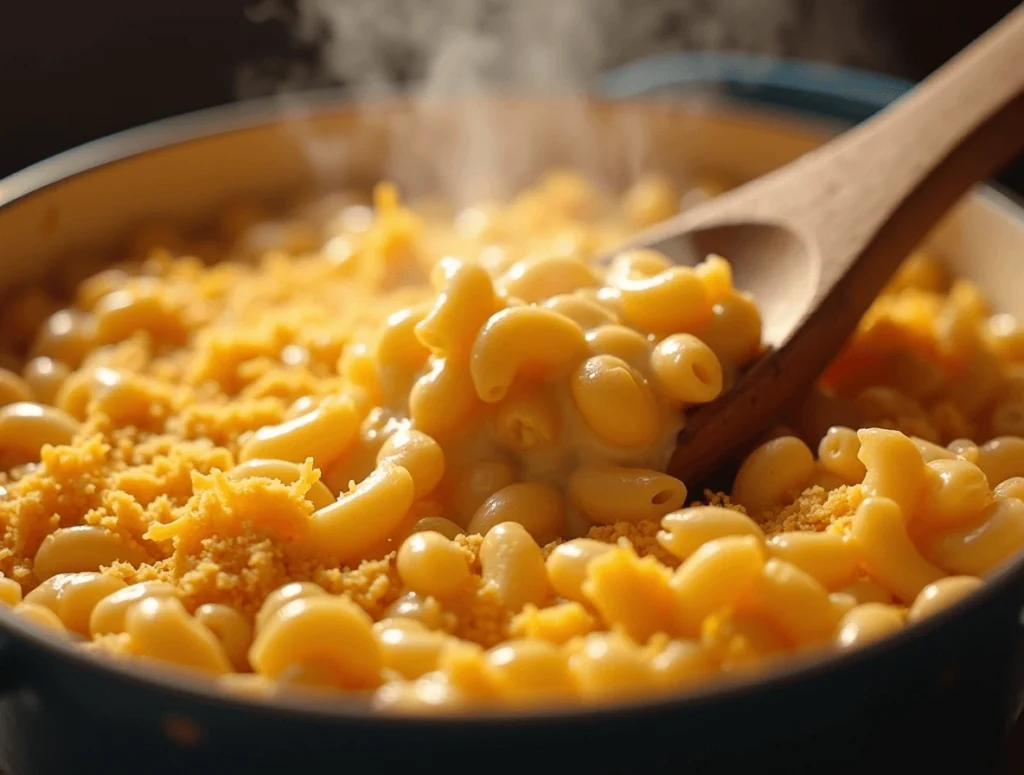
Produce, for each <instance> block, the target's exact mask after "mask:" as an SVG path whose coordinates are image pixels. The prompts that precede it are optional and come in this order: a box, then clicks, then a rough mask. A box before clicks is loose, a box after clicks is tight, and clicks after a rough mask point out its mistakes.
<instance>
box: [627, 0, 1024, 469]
mask: <svg viewBox="0 0 1024 775" xmlns="http://www.w3.org/2000/svg"><path fill="white" fill-rule="evenodd" d="M1021 52H1024V5H1021V6H1019V7H1018V8H1017V9H1016V10H1014V11H1012V12H1011V13H1010V14H1009V15H1007V16H1006V18H1004V19H1003V21H1001V22H1000V23H999V24H997V25H996V26H995V27H993V28H992V29H991V30H989V31H988V32H987V33H985V35H983V36H982V37H981V38H979V39H978V40H976V41H975V42H974V43H973V44H971V45H970V46H969V47H968V48H966V49H964V51H962V52H961V53H960V54H959V55H958V56H957V57H956V58H954V59H953V60H951V61H950V62H949V63H947V64H946V65H945V66H944V67H942V68H941V69H939V70H938V71H937V72H935V73H934V74H933V75H932V76H930V77H929V78H928V79H927V80H926V81H924V82H923V83H921V84H920V85H919V86H918V87H917V88H915V89H914V90H912V91H911V92H909V93H908V94H907V95H905V96H904V97H903V98H902V99H900V100H899V101H897V102H896V103H894V104H893V105H892V106H890V107H889V108H888V109H886V110H885V111H883V112H881V113H879V114H877V115H876V116H875V117H874V118H872V119H870V120H869V121H867V122H865V123H863V124H861V125H860V126H858V127H856V128H854V129H852V130H850V131H848V132H846V133H845V134H843V135H841V136H839V137H838V138H836V139H835V140H833V141H831V142H830V143H828V144H826V145H824V146H822V147H820V148H818V149H817V150H815V151H812V152H811V153H808V154H806V155H805V156H802V157H800V158H798V159H797V160H796V161H794V162H792V163H791V164H789V165H787V166H785V167H783V168H781V169H778V170H776V171H775V172H772V173H769V174H768V175H765V176H764V177H762V178H759V179H757V180H754V181H752V182H750V183H747V184H746V185H744V186H741V187H740V188H738V189H735V190H734V191H731V192H729V193H727V194H725V195H723V196H720V197H718V198H716V199H713V200H711V201H709V202H706V203H704V204H702V205H700V206H698V207H696V208H693V209H692V210H688V211H685V212H683V213H681V214H680V215H678V216H676V217H674V218H671V219H669V220H667V221H665V222H663V223H661V224H658V225H656V226H654V227H652V228H651V229H649V230H647V231H646V232H644V233H642V234H640V235H639V236H638V237H637V238H635V239H634V240H632V241H631V242H630V243H629V245H627V246H626V247H627V248H640V247H644V248H658V249H661V250H662V251H663V252H665V253H666V254H667V255H668V256H669V258H672V259H674V260H677V261H679V262H680V263H683V264H688V265H693V264H695V263H697V261H698V260H700V259H702V258H703V257H704V256H706V255H707V254H708V253H719V254H721V255H722V256H724V257H725V258H726V259H728V260H729V261H730V262H731V264H732V267H733V275H734V282H735V285H736V287H737V288H738V289H739V290H741V291H746V292H748V293H750V294H752V295H753V297H754V299H755V300H756V302H757V303H758V305H759V307H760V309H761V313H762V320H763V341H764V343H765V344H766V345H767V346H768V350H767V352H766V353H765V354H764V355H762V356H761V357H760V359H758V360H757V361H756V362H755V363H754V364H753V365H751V366H750V367H749V368H748V369H747V370H746V371H745V372H744V373H743V374H742V375H741V376H740V378H739V379H738V380H737V381H736V383H735V384H734V385H733V386H732V387H731V388H730V389H729V390H728V391H727V392H725V393H724V394H723V395H721V396H719V397H718V398H717V399H715V400H714V401H712V402H711V403H709V404H706V405H703V406H701V407H700V408H698V409H696V410H694V411H691V412H689V413H688V415H687V423H688V424H687V427H686V428H685V429H684V430H683V432H682V434H681V435H680V438H679V442H678V444H677V447H676V451H675V454H674V455H673V457H672V460H671V461H670V463H669V472H670V473H672V474H673V475H675V476H677V477H679V478H680V479H682V480H683V481H686V482H690V483H693V482H698V481H703V480H704V478H705V477H706V476H707V475H708V474H710V473H711V472H712V471H714V470H715V469H717V468H719V467H720V466H722V465H723V464H725V463H726V462H728V461H729V460H731V459H734V458H735V457H736V456H737V455H738V454H739V453H742V452H743V451H745V449H746V448H748V447H749V446H750V444H751V442H752V441H753V440H754V439H756V438H758V437H759V436H760V435H762V434H763V433H764V431H765V430H767V429H768V428H769V427H770V426H771V425H772V424H773V423H774V422H776V421H777V420H778V418H779V417H780V415H781V414H782V413H783V412H784V411H785V409H786V408H787V407H788V406H790V405H791V404H792V403H793V401H794V400H795V399H799V397H800V396H802V395H806V394H807V392H808V390H809V389H810V388H811V386H812V385H813V383H814V381H815V380H816V379H817V377H818V376H819V375H820V374H821V372H822V371H823V370H824V369H825V367H826V366H827V365H828V363H829V362H830V361H831V360H832V358H833V357H834V356H835V355H836V354H837V353H838V351H839V349H840V348H841V347H842V345H843V343H844V342H845V341H846V339H847V337H848V336H849V335H850V334H851V333H852V332H853V330H854V329H855V327H856V325H857V322H858V321H859V320H860V318H861V316H862V315H863V314H864V312H865V311H866V310H867V308H868V307H869V306H870V304H871V302H872V301H873V300H874V299H875V298H876V297H877V295H878V294H879V292H880V291H881V290H882V288H883V287H884V285H885V283H886V282H887V281H888V280H889V278H890V277H891V276H892V274H893V273H894V272H895V271H896V268H897V267H898V266H899V264H900V263H901V262H902V260H903V259H904V257H906V255H907V254H908V253H909V252H910V251H911V250H912V249H913V248H914V247H915V246H916V245H917V244H918V243H919V242H920V241H921V240H922V239H923V238H924V237H925V236H926V235H927V233H928V232H929V231H930V229H931V228H932V227H933V226H934V225H935V224H936V223H937V222H938V220H939V219H940V218H941V217H942V215H944V214H945V212H946V211H947V210H948V209H949V208H950V207H952V206H953V204H955V203H956V201H957V200H958V199H959V198H960V196H962V195H963V194H964V193H965V192H966V191H967V190H968V189H969V188H970V187H971V186H972V185H974V184H975V183H977V182H979V181H981V180H984V179H985V178H987V177H989V176H990V175H992V174H993V173H995V172H997V171H998V170H999V168H1000V167H1002V166H1004V165H1005V164H1007V163H1008V162H1010V161H1012V160H1013V159H1014V158H1015V157H1016V156H1017V154H1018V153H1020V152H1021V150H1022V149H1024V56H1022V54H1021Z"/></svg>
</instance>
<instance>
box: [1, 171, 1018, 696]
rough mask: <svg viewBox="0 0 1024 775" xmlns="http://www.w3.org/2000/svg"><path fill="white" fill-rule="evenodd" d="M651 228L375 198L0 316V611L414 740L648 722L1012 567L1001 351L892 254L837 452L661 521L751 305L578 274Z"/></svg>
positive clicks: (580, 183) (528, 196)
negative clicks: (331, 700) (355, 710)
mask: <svg viewBox="0 0 1024 775" xmlns="http://www.w3.org/2000/svg"><path fill="white" fill-rule="evenodd" d="M683 193H684V192H681V191H677V190H676V189H675V187H674V186H673V185H672V184H671V183H670V182H669V181H666V180H664V179H662V178H658V177H648V178H644V179H642V180H640V181H639V182H637V183H636V184H635V185H634V186H633V187H632V188H631V189H630V190H628V191H627V192H625V193H624V194H623V195H622V196H612V195H609V194H606V193H605V192H603V191H601V190H599V189H598V188H596V187H594V186H591V185H590V184H588V182H587V181H586V180H584V179H583V178H582V177H580V176H579V175H577V174H575V173H573V172H570V171H554V172H552V173H550V174H549V175H547V176H546V177H545V178H543V179H542V180H541V181H540V182H539V183H538V184H537V185H535V186H534V187H532V188H530V189H528V190H526V191H524V192H522V193H521V194H519V195H518V196H517V197H515V198H514V199H513V200H511V201H510V202H507V203H483V204H480V205H478V206H475V207H471V208H467V209H463V210H461V211H458V212H454V211H451V210H450V208H449V209H446V208H445V207H444V206H443V205H439V204H438V203H436V202H432V203H429V204H425V205H423V206H422V207H421V206H416V205H415V204H405V203H403V202H402V201H401V200H400V199H399V196H398V192H397V191H396V189H395V187H394V186H392V185H389V184H386V183H382V184H380V185H378V186H377V187H376V189H375V190H374V192H373V197H372V200H371V201H369V202H366V201H361V200H359V199H358V197H356V196H355V195H353V196H351V197H347V198H342V199H337V198H335V199H332V200H330V202H331V206H329V207H327V206H324V204H323V203H319V204H316V205H314V206H310V207H307V208H300V209H299V210H297V211H296V212H295V213H294V214H292V215H289V216H287V217H278V216H271V215H270V214H268V213H266V212H262V211H261V210H260V209H259V208H257V207H255V206H254V205H238V206H234V207H232V208H230V209H229V210H228V211H227V212H226V213H224V215H223V217H222V218H221V219H220V221H219V223H218V227H217V230H216V233H215V234H213V235H205V236H204V237H203V239H201V240H192V241H191V242H190V241H188V240H187V239H186V238H185V237H183V236H182V235H179V234H175V233H174V232H173V231H171V232H169V231H168V230H167V229H166V228H162V227H154V228H153V229H151V230H148V231H144V232H143V233H142V234H140V235H139V238H138V240H137V241H136V243H135V244H134V246H133V248H132V253H131V260H130V261H126V262H123V263H121V264H118V265H116V266H113V267H109V268H104V269H102V270H99V267H92V268H91V269H90V268H89V267H77V268H76V271H78V270H81V273H84V274H87V275H88V276H87V277H85V279H83V280H82V281H81V282H80V283H78V284H77V287H76V288H75V290H74V297H73V299H72V301H71V302H70V303H69V304H67V305H66V306H62V305H61V304H60V303H58V301H57V300H56V298H55V297H54V296H51V295H49V294H48V293H46V292H43V291H32V292H24V293H21V294H19V295H18V297H17V301H16V303H12V304H8V305H7V306H6V307H5V308H4V310H3V316H4V320H3V325H2V329H0V330H2V332H3V335H4V336H5V337H6V340H7V341H6V349H7V351H8V354H7V356H5V361H4V364H5V366H7V368H4V369H0V469H2V471H3V473H2V474H0V525H2V527H3V540H2V544H0V570H2V572H3V576H2V578H0V602H2V603H3V604H4V605H7V606H10V607H11V608H12V610H13V612H14V613H15V614H17V615H20V616H23V617H24V618H25V619H26V620H28V621H31V622H34V623H35V624H37V625H40V626H43V627H46V628H48V629H49V630H50V631H52V632H55V633H60V634H61V636H62V637H66V638H70V639H72V640H74V641H76V642H80V643H81V644H82V646H83V647H84V648H87V649H89V650H91V651H93V652H96V653H99V654H103V655H107V656H109V657H112V658H118V659H136V658H142V659H147V658H148V659H151V660H160V661H162V662H164V663H170V664H174V665H178V666H184V667H187V668H191V669H194V670H199V671H203V672H205V673H206V674H208V675H210V676H211V678H212V679H213V680H216V681H218V682H219V683H220V684H221V685H222V686H223V687H224V689H225V690H227V691H233V692H241V693H244V694H246V695H247V696H270V695H274V694H275V693H278V692H282V691H289V690H293V689H296V688H305V689H317V690H326V691H335V692H355V693H359V694H360V695H361V696H366V697H367V698H368V701H369V702H371V703H372V704H373V705H374V706H375V707H377V708H379V709H381V710H386V711H392V712H412V713H417V712H427V711H434V710H444V711H449V710H450V711H459V710H463V709H466V708H470V707H476V706H479V705H486V704H499V705H505V706H512V707H521V708H529V707H536V706H538V705H544V704H571V703H591V702H606V701H610V700H614V699H619V698H628V697H637V696H644V695H651V694H657V693H665V692H673V691H678V690H681V689H683V688H685V687H691V686H694V685H697V684H699V683H702V682H705V681H708V680H712V679H713V678H714V677H715V676H717V675H721V674H726V673H741V674H748V673H751V672H756V671H760V670H764V669H767V668H769V667H771V666H772V665H774V664H777V662H778V661H779V660H780V659H783V658H786V657H788V656H792V655H797V654H803V653H807V652H809V651H813V652H818V651H820V650H826V649H834V650H844V649H850V648H855V647H858V646H860V645H862V644H865V643H869V642H872V641H874V640H877V639H878V638H881V637H884V636H886V635H888V634H889V633H892V632H895V631H898V630H900V629H902V628H903V627H905V626H907V624H908V623H912V622H916V621H919V620H921V619H923V618H925V617H928V616H931V615H933V614H934V613H936V612H937V611H939V610H941V609H943V608H945V607H947V606H949V605H951V604H953V603H955V602H956V601H958V600H960V599H962V598H963V597H964V596H966V595H969V594H970V593H971V592H973V591H974V590H976V589H977V588H978V587H979V586H981V584H982V583H983V580H984V577H985V576H986V575H987V574H989V573H990V572H992V571H993V570H995V569H997V568H998V567H1000V566H1001V565H1003V564H1004V563H1006V562H1007V561H1009V560H1010V559H1011V558H1012V557H1014V556H1015V554H1016V553H1017V551H1018V550H1019V549H1020V547H1021V546H1022V545H1024V500H1021V499H1022V498H1024V438H1022V436H1024V370H1022V369H1024V329H1022V328H1021V327H1020V326H1019V325H1018V324H1017V322H1016V321H1015V320H1013V319H1012V318H1010V317H1007V316H1006V315H998V314H996V315H993V314H992V313H991V311H990V310H989V309H988V307H987V304H986V302H985V300H984V298H983V296H982V294H980V293H979V291H978V289H977V288H976V287H974V286H973V285H972V284H970V283H969V282H966V281H961V280H952V279H951V278H949V277H948V276H947V274H946V272H945V270H944V269H943V267H942V264H941V263H940V262H938V261H937V260H935V259H933V258H931V257H930V256H928V255H925V254H915V255H913V256H911V257H910V258H909V259H908V260H907V262H906V263H905V264H904V265H903V267H902V269H901V270H900V272H899V273H898V275H897V276H896V277H895V279H894V280H893V281H892V283H891V284H890V285H889V287H888V288H886V290H885V292H884V293H883V294H882V295H881V297H880V298H879V299H878V300H877V301H876V302H875V304H874V305H873V306H872V308H871V309H870V310H869V312H868V313H867V314H866V315H865V316H864V319H863V320H862V321H861V324H860V326H859V328H858V329H857V332H856V333H855V335H854V336H853V338H852V340H851V341H850V342H849V344H848V345H847V346H846V348H845V349H844V351H843V352H842V353H841V354H840V355H839V357H838V358H837V359H836V360H835V362H834V363H833V364H832V366H831V367H830V369H829V370H828V372H827V373H826V374H825V375H824V376H823V378H822V381H821V391H822V394H824V395H826V396H828V400H829V401H831V402H834V405H836V406H840V405H841V406H843V407H845V411H844V413H843V416H847V417H848V416H851V412H852V413H853V416H857V415H859V417H860V418H861V422H860V423H859V427H847V426H845V425H835V426H834V427H831V428H830V429H829V430H828V432H827V433H826V434H825V435H824V437H823V438H799V437H798V436H797V435H795V434H794V433H793V432H792V431H789V430H787V429H785V428H780V429H778V430H777V431H776V432H775V433H774V434H772V437H771V438H769V439H768V440H766V441H765V443H763V444H762V445H761V446H759V447H758V448H757V449H755V450H754V451H753V452H751V453H750V455H749V456H747V457H746V459H745V460H744V461H742V464H741V465H740V466H739V469H738V472H737V473H736V476H735V482H734V484H733V486H732V489H731V492H729V493H712V492H704V493H700V492H694V491H693V490H692V489H691V490H688V489H687V484H689V485H691V486H692V485H693V484H695V483H692V482H691V483H684V482H682V481H679V480H678V479H676V478H674V477H672V476H671V475H669V474H666V473H665V467H666V465H667V463H668V461H669V458H670V456H671V453H672V451H673V446H674V444H675V443H676V438H677V436H678V434H679V431H680V430H681V429H682V428H683V427H684V425H685V422H686V416H687V410H688V409H689V408H691V407H693V406H696V405H698V404H703V403H706V402H709V401H713V400H714V399H715V398H716V397H718V396H719V395H721V393H722V392H723V391H724V390H727V389H728V388H729V386H730V385H731V384H732V383H733V382H734V381H735V379H736V377H737V375H738V374H739V373H740V372H741V371H742V370H743V369H744V368H745V367H746V366H748V365H749V364H750V363H751V362H752V361H753V360H754V359H756V358H757V357H758V355H759V353H760V352H761V320H760V317H759V315H758V311H757V305H756V300H754V299H752V298H750V297H749V296H748V295H746V294H744V293H742V292H741V291H739V290H737V289H736V288H735V287H734V285H733V281H732V276H731V271H730V267H729V263H728V261H727V257H725V258H723V257H720V256H715V255H711V256H708V257H707V258H706V259H705V260H704V261H703V262H702V263H700V264H699V265H697V266H696V267H683V266H676V265H674V264H672V263H671V262H670V261H669V260H668V259H667V258H666V257H665V256H663V255H661V254H659V253H658V252H655V251H652V250H633V251H627V252H623V253H621V254H619V255H617V256H615V257H614V259H613V260H612V261H611V262H610V263H609V264H608V265H604V264H601V263H599V262H597V261H596V260H595V258H596V257H597V256H599V255H601V254H602V253H604V252H606V251H608V250H611V249H613V248H614V247H615V246H616V245H618V244H621V243H622V242H623V241H624V240H625V239H626V238H627V237H628V236H629V235H630V234H631V233H632V232H634V231H635V230H636V229H638V228H640V227H642V226H645V225H648V224H650V223H652V222H654V221H657V220H660V219H662V218H664V217H666V216H667V215H669V214H670V213H672V212H674V211H676V210H677V209H678V203H679V202H680V201H681V200H682V199H685V198H686V197H683V196H682V194H683ZM688 198H690V199H692V192H691V193H690V195H689V196H688ZM93 270H98V271H93ZM824 403H825V405H827V403H828V402H827V401H826V402H824ZM822 405H823V402H821V401H817V402H814V403H813V406H814V407H817V408H820V407H821V406H822ZM816 411H817V409H816ZM837 416H838V415H837ZM819 419H820V418H819Z"/></svg>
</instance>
